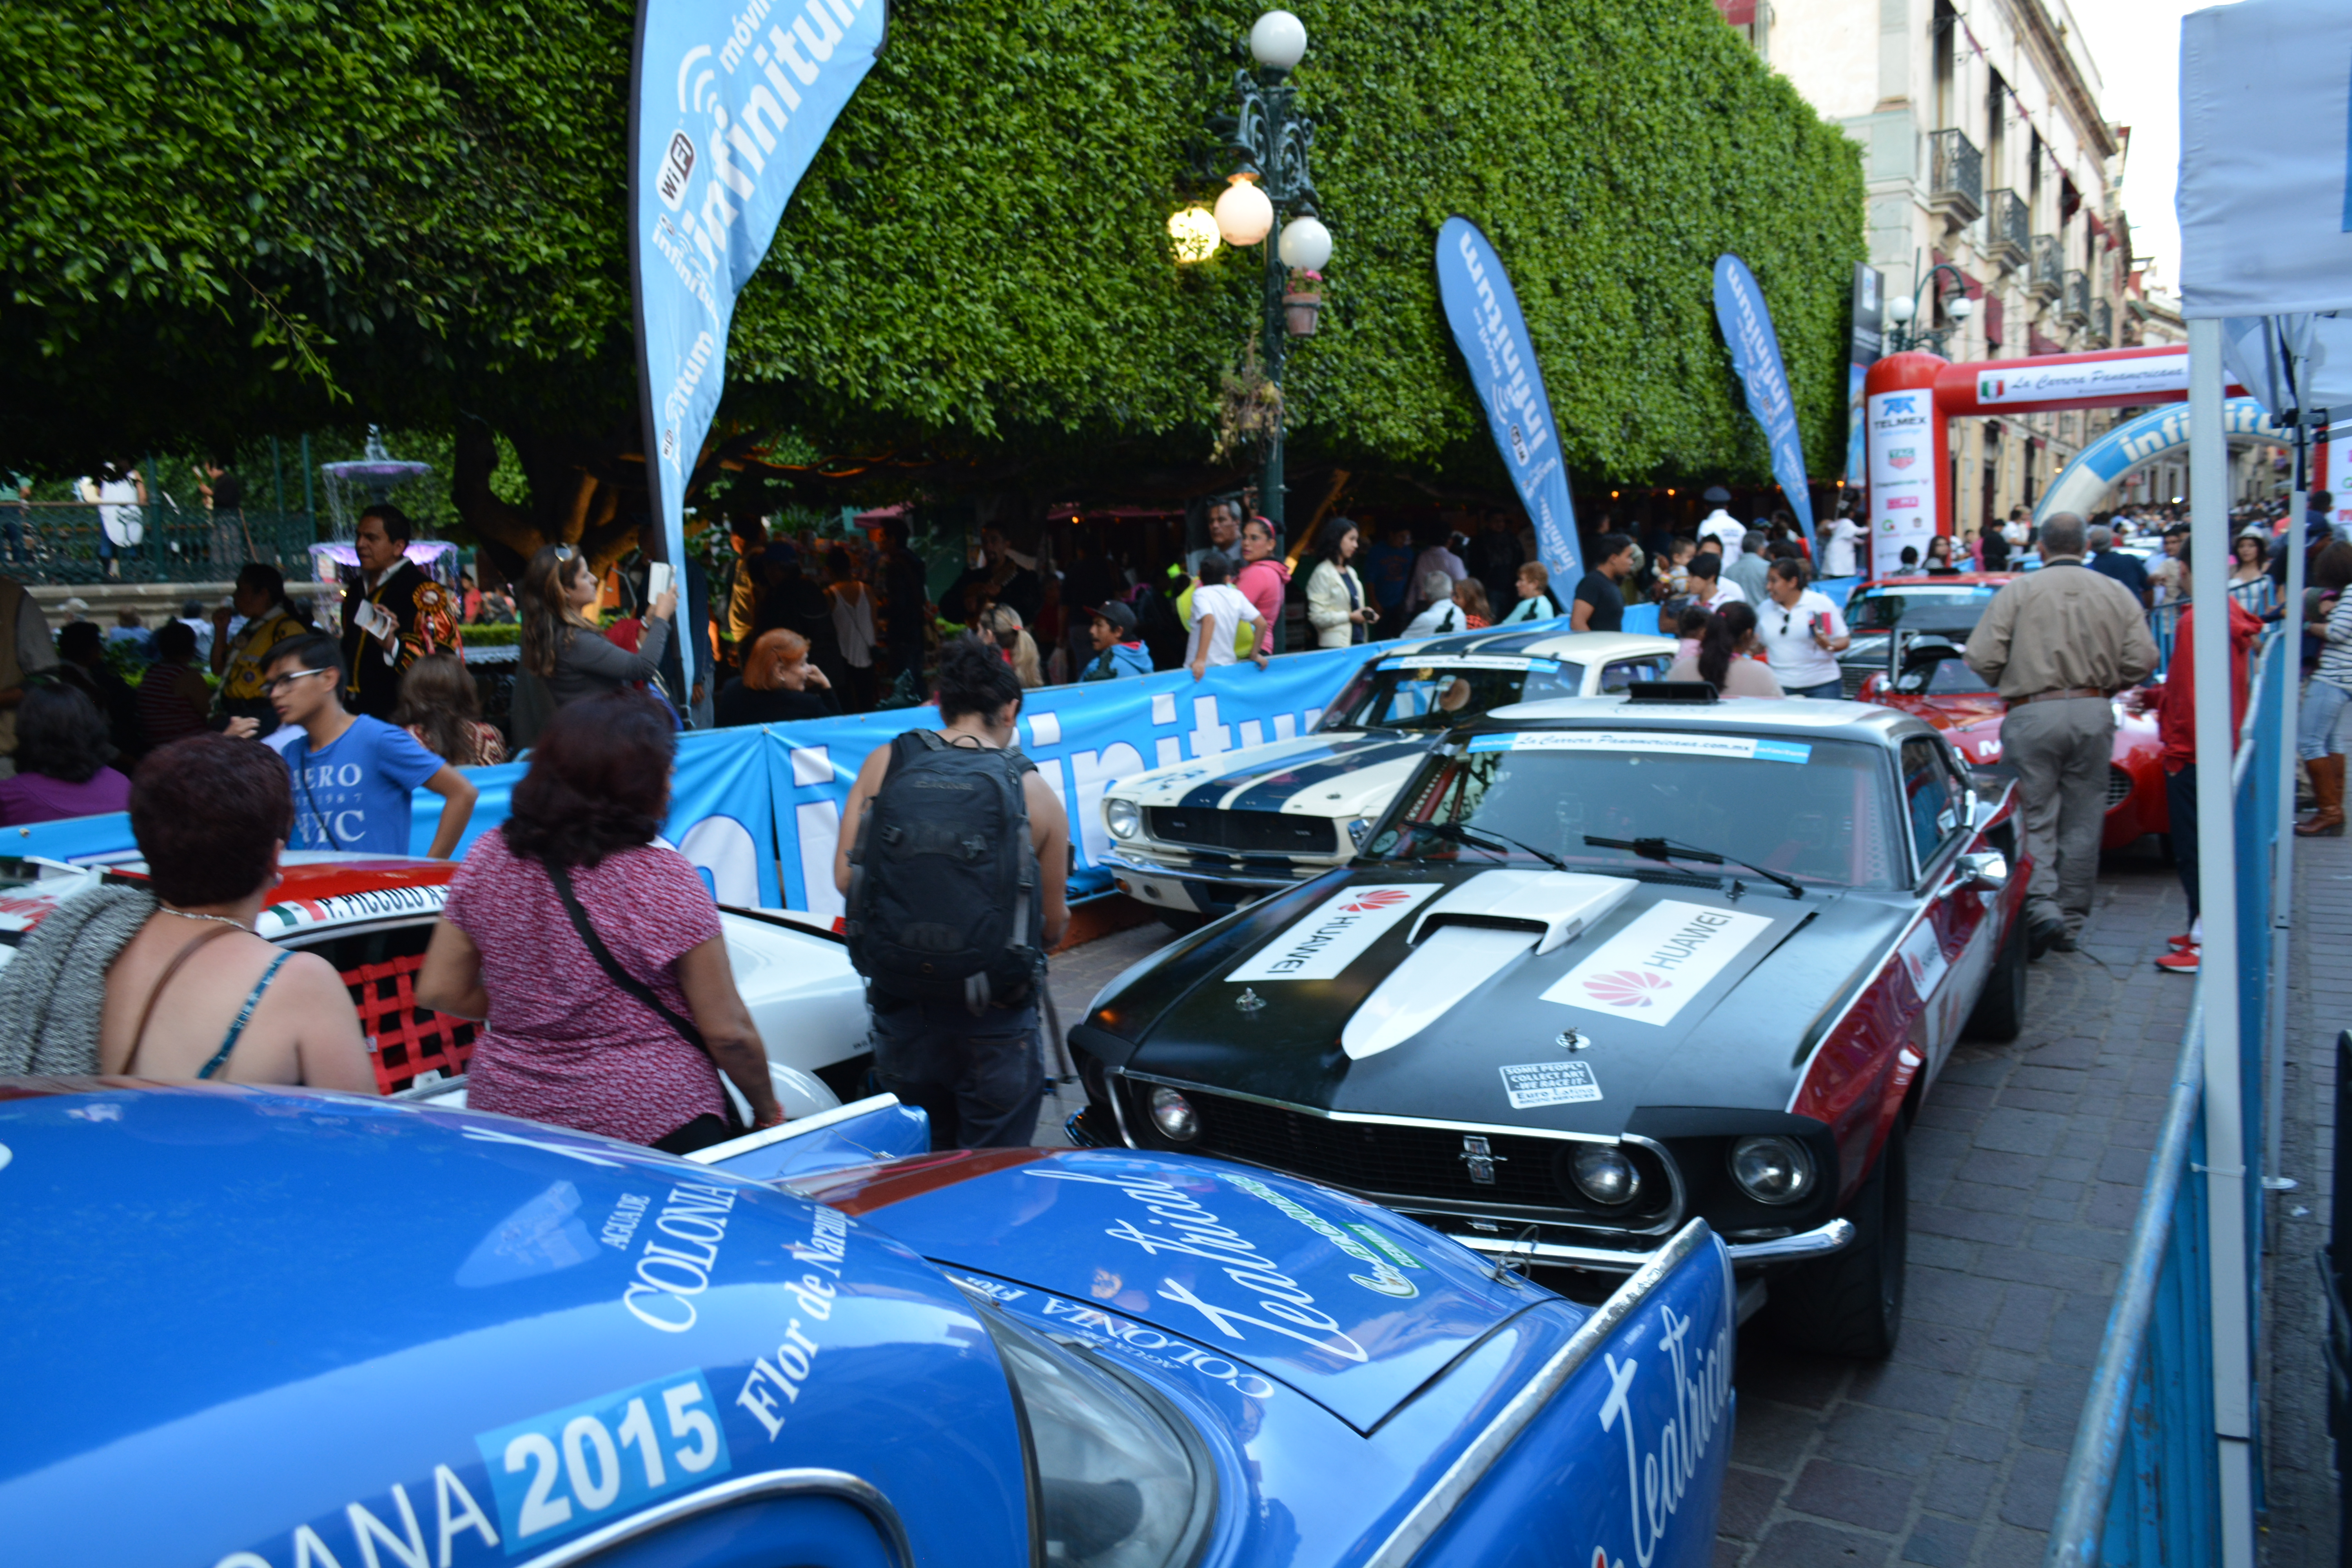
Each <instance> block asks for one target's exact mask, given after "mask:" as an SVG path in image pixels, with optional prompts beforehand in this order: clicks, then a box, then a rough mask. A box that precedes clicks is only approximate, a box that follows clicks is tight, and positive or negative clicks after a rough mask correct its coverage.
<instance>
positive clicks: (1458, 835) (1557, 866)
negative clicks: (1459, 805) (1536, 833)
mask: <svg viewBox="0 0 2352 1568" xmlns="http://www.w3.org/2000/svg"><path fill="white" fill-rule="evenodd" d="M1412 826H1415V827H1417V828H1420V829H1423V830H1424V831H1426V832H1430V833H1434V834H1436V835H1437V837H1440V838H1451V839H1453V840H1454V842H1455V843H1456V844H1467V845H1468V846H1470V847H1471V848H1473V849H1484V850H1485V851H1486V853H1487V854H1489V855H1493V856H1495V858H1496V859H1500V858H1502V856H1501V854H1500V852H1499V851H1498V849H1497V846H1501V847H1503V848H1508V849H1524V850H1526V851H1527V852H1528V854H1530V855H1532V856H1534V857H1535V858H1537V859H1538V860H1540V861H1542V862H1543V863H1544V864H1546V865H1547V866H1549V867H1550V868H1552V869H1553V870H1555V871H1565V870H1567V869H1568V862H1567V861H1565V860H1563V859H1561V858H1559V856H1557V855H1554V854H1552V853H1551V852H1550V851H1549V850H1545V849H1538V848H1537V847H1535V846H1534V845H1532V844H1522V843H1520V842H1519V841H1518V840H1517V839H1516V838H1513V837H1510V836H1509V835H1508V834H1504V833H1494V832H1490V831H1488V830H1487V829H1486V828H1484V827H1465V826H1462V825H1461V824H1460V823H1458V822H1416V823H1414V824H1413V825H1412Z"/></svg>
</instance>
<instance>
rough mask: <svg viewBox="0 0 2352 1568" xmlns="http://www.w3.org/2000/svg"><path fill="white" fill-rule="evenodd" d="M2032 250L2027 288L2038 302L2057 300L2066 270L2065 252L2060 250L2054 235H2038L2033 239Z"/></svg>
mask: <svg viewBox="0 0 2352 1568" xmlns="http://www.w3.org/2000/svg"><path fill="white" fill-rule="evenodd" d="M2030 248H2031V249H2032V265H2031V266H2030V267H2029V268H2027V271H2026V279H2025V282H2026V287H2027V288H2028V289H2032V291H2033V297H2034V298H2035V299H2037V300H2054V299H2056V298H2057V297H2058V289H2059V286H2060V283H2061V281H2062V279H2063V278H2064V276H2065V270H2066V256H2065V252H2064V251H2063V250H2062V249H2060V248H2059V245H2058V237H2057V236H2056V235H2054V234H2037V235H2035V236H2034V237H2033V244H2032V247H2030Z"/></svg>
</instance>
